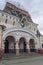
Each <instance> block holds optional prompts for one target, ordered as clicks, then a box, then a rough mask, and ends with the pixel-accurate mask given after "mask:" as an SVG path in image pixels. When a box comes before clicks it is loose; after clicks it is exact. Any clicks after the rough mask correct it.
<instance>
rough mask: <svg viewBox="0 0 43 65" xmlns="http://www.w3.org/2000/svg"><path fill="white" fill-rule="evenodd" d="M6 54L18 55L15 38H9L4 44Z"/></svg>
mask: <svg viewBox="0 0 43 65" xmlns="http://www.w3.org/2000/svg"><path fill="white" fill-rule="evenodd" d="M4 46H5V47H4V52H5V53H16V49H15V39H14V37H13V36H8V37H6V39H5V43H4Z"/></svg>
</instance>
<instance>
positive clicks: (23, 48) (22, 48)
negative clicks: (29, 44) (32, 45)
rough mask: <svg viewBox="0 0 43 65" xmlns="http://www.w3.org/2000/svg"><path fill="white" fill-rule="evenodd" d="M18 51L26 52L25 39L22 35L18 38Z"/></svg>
mask: <svg viewBox="0 0 43 65" xmlns="http://www.w3.org/2000/svg"><path fill="white" fill-rule="evenodd" d="M19 52H20V53H23V52H26V39H25V38H24V37H21V38H20V40H19Z"/></svg>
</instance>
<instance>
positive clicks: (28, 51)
mask: <svg viewBox="0 0 43 65" xmlns="http://www.w3.org/2000/svg"><path fill="white" fill-rule="evenodd" d="M26 46H27V53H29V54H30V48H29V43H27V45H26Z"/></svg>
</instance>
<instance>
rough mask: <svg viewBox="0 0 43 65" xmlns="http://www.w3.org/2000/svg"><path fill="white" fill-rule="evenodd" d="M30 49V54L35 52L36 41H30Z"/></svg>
mask: <svg viewBox="0 0 43 65" xmlns="http://www.w3.org/2000/svg"><path fill="white" fill-rule="evenodd" d="M29 47H30V52H35V41H34V39H30V41H29Z"/></svg>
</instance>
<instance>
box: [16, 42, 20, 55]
mask: <svg viewBox="0 0 43 65" xmlns="http://www.w3.org/2000/svg"><path fill="white" fill-rule="evenodd" d="M16 55H19V44H18V41H16Z"/></svg>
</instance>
